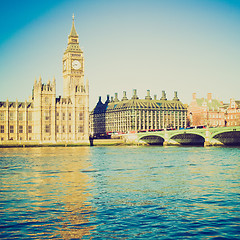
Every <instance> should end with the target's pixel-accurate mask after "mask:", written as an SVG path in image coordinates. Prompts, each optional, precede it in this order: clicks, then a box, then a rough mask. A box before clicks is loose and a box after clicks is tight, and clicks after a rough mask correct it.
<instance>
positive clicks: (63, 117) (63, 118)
mask: <svg viewBox="0 0 240 240" xmlns="http://www.w3.org/2000/svg"><path fill="white" fill-rule="evenodd" d="M62 120H63V121H64V120H65V113H63V114H62Z"/></svg>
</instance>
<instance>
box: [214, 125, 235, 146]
mask: <svg viewBox="0 0 240 240" xmlns="http://www.w3.org/2000/svg"><path fill="white" fill-rule="evenodd" d="M211 140H212V142H214V141H218V142H220V143H222V144H224V145H240V130H237V129H234V128H233V129H224V130H222V131H219V132H215V133H214V134H212V136H211Z"/></svg>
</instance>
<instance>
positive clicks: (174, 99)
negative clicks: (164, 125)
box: [173, 91, 179, 101]
mask: <svg viewBox="0 0 240 240" xmlns="http://www.w3.org/2000/svg"><path fill="white" fill-rule="evenodd" d="M173 101H179V98H178V96H177V92H176V91H175V92H174V98H173Z"/></svg>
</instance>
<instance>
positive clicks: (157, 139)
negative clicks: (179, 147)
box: [139, 134, 165, 145]
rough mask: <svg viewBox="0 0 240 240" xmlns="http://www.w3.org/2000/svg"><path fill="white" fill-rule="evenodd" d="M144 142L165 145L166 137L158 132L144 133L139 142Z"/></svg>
mask: <svg viewBox="0 0 240 240" xmlns="http://www.w3.org/2000/svg"><path fill="white" fill-rule="evenodd" d="M141 141H142V142H144V143H147V144H149V145H163V142H164V141H165V139H164V138H163V137H162V136H160V135H157V134H151V135H143V136H141V137H140V138H139V142H141Z"/></svg>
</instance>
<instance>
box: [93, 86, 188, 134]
mask: <svg viewBox="0 0 240 240" xmlns="http://www.w3.org/2000/svg"><path fill="white" fill-rule="evenodd" d="M186 119H187V108H186V107H185V106H184V105H183V104H182V103H181V102H180V100H179V99H178V97H177V92H175V96H174V98H173V100H167V98H166V93H165V92H164V91H163V92H162V97H161V99H160V100H157V97H156V95H155V96H154V99H152V98H151V96H150V91H149V90H148V91H147V96H146V97H145V99H139V98H138V96H137V91H136V90H133V96H132V97H131V99H128V98H127V96H126V92H125V91H124V92H123V97H122V99H121V100H119V99H118V95H117V93H115V98H114V99H113V97H112V98H111V100H110V99H109V96H108V97H107V100H106V102H105V103H102V101H101V97H99V101H98V103H97V105H96V107H95V108H94V109H93V111H92V112H91V113H90V132H91V134H92V135H94V136H100V135H104V134H106V133H108V132H112V133H114V132H117V133H127V132H129V131H142V130H154V129H164V128H177V129H178V128H183V127H186Z"/></svg>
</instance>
